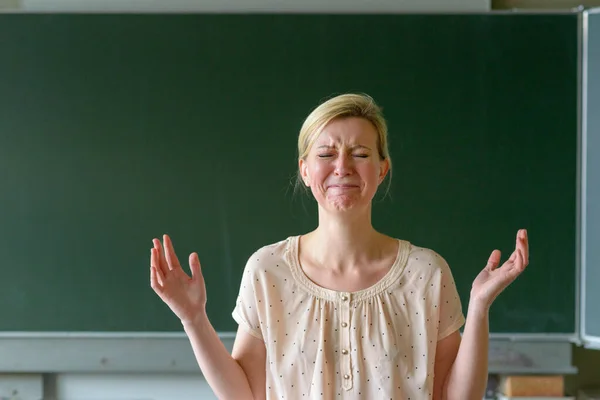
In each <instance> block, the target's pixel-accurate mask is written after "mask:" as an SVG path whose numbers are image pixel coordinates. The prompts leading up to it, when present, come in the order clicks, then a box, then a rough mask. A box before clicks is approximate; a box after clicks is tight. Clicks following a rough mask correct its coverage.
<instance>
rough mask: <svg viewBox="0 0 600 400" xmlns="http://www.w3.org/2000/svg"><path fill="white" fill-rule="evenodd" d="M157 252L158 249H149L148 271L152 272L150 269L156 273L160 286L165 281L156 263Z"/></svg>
mask: <svg viewBox="0 0 600 400" xmlns="http://www.w3.org/2000/svg"><path fill="white" fill-rule="evenodd" d="M157 254H158V251H157V250H156V249H155V248H154V249H151V250H150V273H151V274H152V270H154V273H155V274H156V277H157V279H158V283H159V284H160V285H161V286H162V285H163V284H164V282H165V279H164V277H165V276H164V274H163V271H162V270H161V268H160V267H159V266H158V265H157V263H156V260H157V258H158V257H157Z"/></svg>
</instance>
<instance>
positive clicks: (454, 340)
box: [434, 303, 489, 400]
mask: <svg viewBox="0 0 600 400" xmlns="http://www.w3.org/2000/svg"><path fill="white" fill-rule="evenodd" d="M488 337H489V324H488V309H487V308H484V307H480V306H478V305H477V304H476V303H471V304H470V305H469V312H468V313H467V321H466V323H465V329H464V332H463V335H462V340H461V338H460V334H459V333H458V332H455V333H454V334H452V335H451V336H449V337H448V338H446V339H444V340H442V341H440V344H439V345H438V348H439V347H440V346H442V347H443V346H444V344H443V342H445V341H447V342H446V343H445V347H446V348H445V349H442V351H441V352H440V359H441V360H442V363H441V364H440V367H442V368H443V369H445V371H444V372H445V373H446V374H447V375H446V376H441V377H440V381H438V382H437V385H435V386H436V387H435V389H437V396H435V397H434V399H435V400H438V399H439V400H455V399H456V400H471V399H473V400H481V399H483V397H484V395H485V389H486V385H487V378H488V343H489V339H488ZM454 356H455V357H454ZM437 360H438V356H437V355H436V370H435V371H436V380H437V379H438V376H437V373H438V368H439V367H438V365H437V363H438V362H437ZM440 373H443V372H441V371H440ZM435 389H434V394H435V393H436V391H435Z"/></svg>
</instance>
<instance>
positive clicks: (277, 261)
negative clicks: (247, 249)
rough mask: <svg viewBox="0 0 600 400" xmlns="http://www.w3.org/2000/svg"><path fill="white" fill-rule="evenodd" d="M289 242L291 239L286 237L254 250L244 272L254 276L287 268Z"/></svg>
mask: <svg viewBox="0 0 600 400" xmlns="http://www.w3.org/2000/svg"><path fill="white" fill-rule="evenodd" d="M291 240H292V238H290V237H288V238H285V239H283V240H279V241H277V242H273V243H269V244H266V245H264V246H261V247H259V248H258V249H256V250H254V251H253V252H252V254H251V255H250V256H249V257H248V260H247V261H246V267H245V271H246V272H247V273H250V274H253V275H254V274H264V273H268V272H272V271H273V270H278V269H281V268H282V267H288V262H289V257H288V254H289V248H290V241H291ZM286 269H287V268H286Z"/></svg>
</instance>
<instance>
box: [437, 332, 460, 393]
mask: <svg viewBox="0 0 600 400" xmlns="http://www.w3.org/2000/svg"><path fill="white" fill-rule="evenodd" d="M460 343H461V338H460V332H459V331H455V332H454V333H452V334H450V335H449V336H447V337H445V338H444V339H442V340H440V341H439V342H438V343H437V346H436V350H435V364H434V367H433V372H434V378H433V400H443V399H445V397H444V396H445V391H446V382H447V381H448V377H449V375H450V369H451V368H452V365H453V364H454V360H455V359H456V354H457V353H458V348H459V346H460Z"/></svg>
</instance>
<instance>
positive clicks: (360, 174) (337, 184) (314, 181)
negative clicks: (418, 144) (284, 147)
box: [299, 117, 389, 211]
mask: <svg viewBox="0 0 600 400" xmlns="http://www.w3.org/2000/svg"><path fill="white" fill-rule="evenodd" d="M377 141H378V136H377V131H376V129H375V127H374V126H373V125H372V124H371V123H370V122H369V121H368V120H366V119H363V118H358V117H348V118H341V119H335V120H333V121H331V122H330V123H329V124H328V125H327V126H326V127H325V128H324V129H323V130H322V132H321V134H320V135H319V137H318V138H317V140H316V141H315V143H314V145H313V146H312V148H311V149H310V152H309V153H308V155H307V156H306V158H305V159H304V160H300V161H299V167H300V173H301V176H302V179H303V180H304V183H305V184H307V185H308V186H309V187H310V189H311V191H312V193H313V195H314V196H315V199H316V200H317V202H318V203H319V205H320V206H321V207H323V208H324V209H325V210H329V211H347V210H350V209H354V208H357V207H359V208H362V207H364V206H370V204H371V200H372V199H373V197H374V196H375V193H376V192H377V187H378V186H379V184H380V183H381V182H382V181H383V178H385V174H386V173H387V172H388V169H389V163H388V162H387V160H381V159H380V157H379V152H378V150H377Z"/></svg>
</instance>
